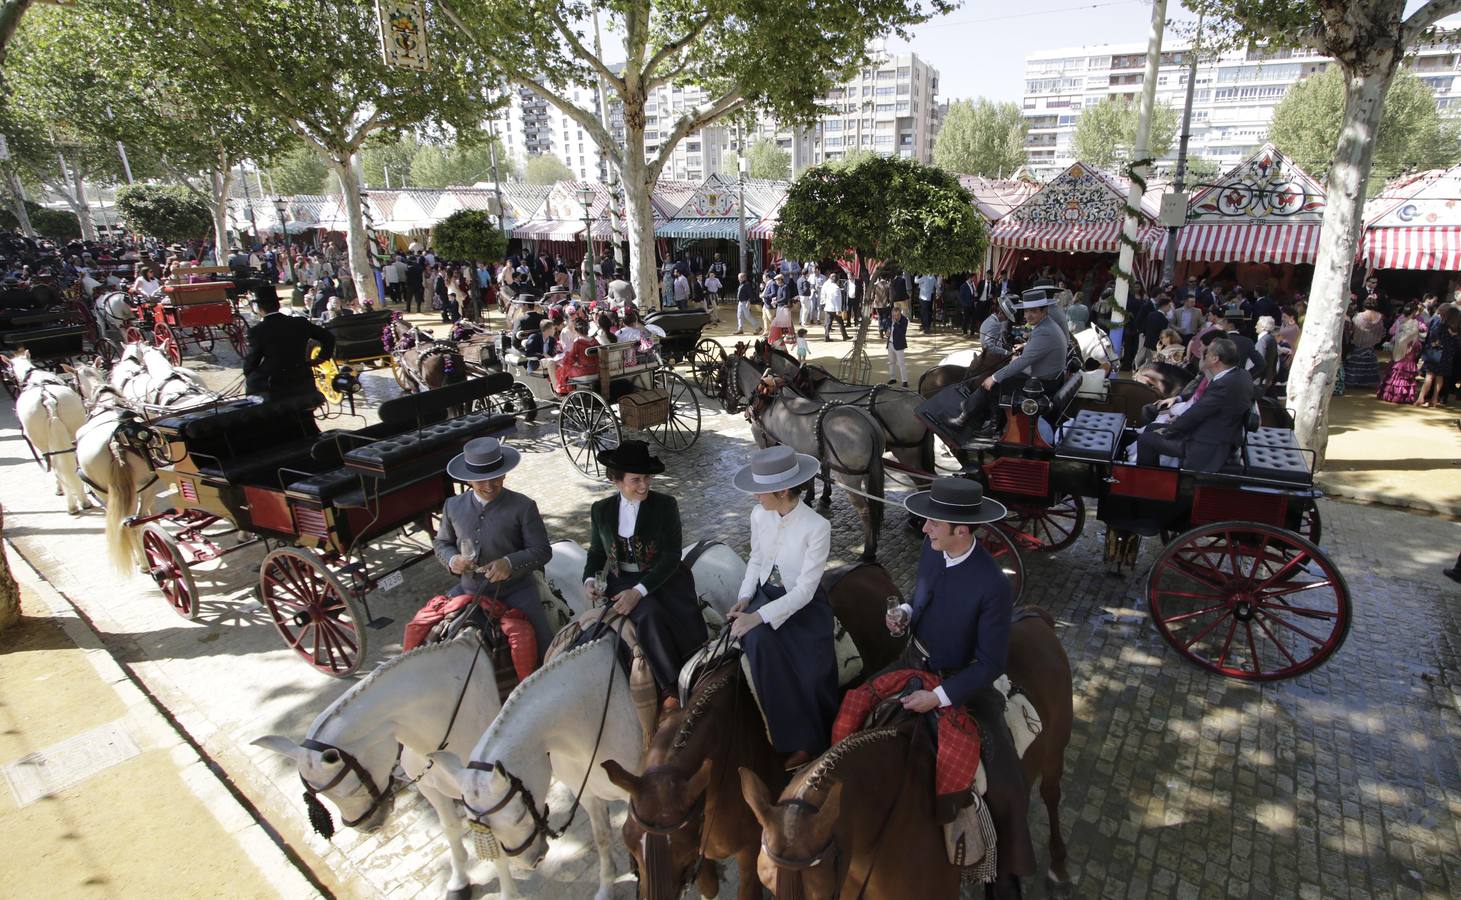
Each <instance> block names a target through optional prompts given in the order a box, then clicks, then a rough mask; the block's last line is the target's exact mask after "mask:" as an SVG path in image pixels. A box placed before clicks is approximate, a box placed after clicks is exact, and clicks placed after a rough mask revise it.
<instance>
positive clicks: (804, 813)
mask: <svg viewBox="0 0 1461 900" xmlns="http://www.w3.org/2000/svg"><path fill="white" fill-rule="evenodd" d="M741 794H742V795H743V796H744V797H745V798H746V803H747V804H748V805H749V806H750V807H751V812H752V813H753V814H754V815H755V816H756V821H757V822H760V823H761V829H762V832H761V854H760V856H759V857H758V858H757V860H756V875H757V877H759V878H760V879H761V883H762V884H764V885H765V886H766V888H767V889H768V890H770V891H771V892H772V893H773V894H774V895H775V896H777V897H780V898H784V900H814V898H826V900H831V898H832V897H835V896H836V895H837V888H838V878H837V853H838V848H837V839H836V834H835V828H836V825H837V815H838V813H839V812H840V811H841V807H842V782H840V781H839V782H836V783H835V784H833V785H832V787H831V788H830V789H828V790H827V791H826V793H825V794H824V795H823V796H822V797H821V799H820V801H818V802H813V801H811V800H804V799H801V798H797V797H793V798H788V799H784V800H782V801H781V802H780V803H777V802H774V801H773V800H772V799H771V792H770V791H769V790H767V788H766V784H765V783H764V782H763V781H761V779H760V778H759V777H758V776H757V775H756V773H754V772H752V771H751V770H749V769H741Z"/></svg>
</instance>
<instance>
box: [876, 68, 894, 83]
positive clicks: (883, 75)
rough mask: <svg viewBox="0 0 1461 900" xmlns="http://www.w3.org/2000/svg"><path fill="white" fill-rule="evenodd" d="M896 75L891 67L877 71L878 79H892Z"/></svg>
mask: <svg viewBox="0 0 1461 900" xmlns="http://www.w3.org/2000/svg"><path fill="white" fill-rule="evenodd" d="M895 77H897V76H896V74H895V73H894V72H893V70H892V69H883V70H881V71H879V72H878V80H879V81H892V80H893V79H894V78H895Z"/></svg>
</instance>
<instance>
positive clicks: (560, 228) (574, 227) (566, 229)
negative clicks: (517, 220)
mask: <svg viewBox="0 0 1461 900" xmlns="http://www.w3.org/2000/svg"><path fill="white" fill-rule="evenodd" d="M581 234H583V222H582V221H576V220H573V219H546V220H545V219H539V220H538V221H536V222H524V223H522V224H521V225H519V226H518V227H516V228H514V229H513V230H512V236H513V237H515V238H526V239H527V240H530V241H572V240H575V239H577V238H578V236H579V235H581Z"/></svg>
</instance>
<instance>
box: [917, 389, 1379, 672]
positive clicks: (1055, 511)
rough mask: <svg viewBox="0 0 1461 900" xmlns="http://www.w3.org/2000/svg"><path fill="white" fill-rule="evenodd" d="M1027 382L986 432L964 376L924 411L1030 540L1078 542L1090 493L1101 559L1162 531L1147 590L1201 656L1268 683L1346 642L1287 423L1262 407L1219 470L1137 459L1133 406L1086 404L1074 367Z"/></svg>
mask: <svg viewBox="0 0 1461 900" xmlns="http://www.w3.org/2000/svg"><path fill="white" fill-rule="evenodd" d="M1031 385H1033V387H1034V388H1035V389H1034V390H1030V391H1028V392H1027V391H1026V390H1025V389H1020V390H1015V391H1008V392H1006V393H1005V395H1004V396H1003V397H1002V398H1001V405H1002V406H1003V407H1004V408H1005V412H1006V414H1007V419H1006V424H1005V427H1004V430H1003V432H1002V434H1001V435H1000V436H999V437H998V438H997V439H995V440H993V441H988V442H983V443H982V444H981V443H973V444H971V443H969V442H968V441H966V440H965V437H966V436H965V435H963V434H962V432H961V430H960V429H956V428H953V427H951V426H950V424H949V420H950V419H952V418H953V417H954V416H955V415H956V414H957V413H958V411H959V408H960V404H961V402H962V400H963V397H964V396H965V394H964V392H965V390H966V388H964V387H963V386H960V385H951V386H949V387H946V388H944V389H943V390H942V391H941V392H940V393H939V394H938V395H937V396H935V397H934V398H933V399H931V400H929V401H928V402H927V403H925V404H924V406H923V407H922V408H921V409H920V415H921V416H923V418H924V419H925V421H927V422H928V423H929V426H930V427H931V428H933V429H934V430H935V431H936V432H937V433H939V434H940V435H941V436H942V437H943V438H944V439H945V440H946V441H947V442H948V443H949V444H950V446H951V447H957V448H960V451H959V452H960V456H961V458H963V459H964V460H965V461H966V463H967V467H968V468H969V469H970V470H971V471H973V472H974V473H975V477H977V478H979V479H980V480H981V481H982V482H984V485H985V488H986V490H987V491H988V492H989V494H990V495H991V496H993V497H996V498H998V499H999V500H1000V501H1001V502H1003V503H1005V505H1006V506H1008V507H1009V510H1010V514H1009V517H1008V518H1006V519H1005V520H1004V521H1003V522H1002V523H1000V524H1001V527H1002V528H1003V529H1004V530H1005V531H1006V532H1007V533H1009V534H1010V535H1011V536H1013V537H1014V539H1015V541H1016V543H1017V544H1018V545H1019V546H1020V548H1021V549H1022V550H1025V551H1036V552H1039V551H1055V550H1060V549H1063V548H1065V547H1068V546H1070V544H1071V543H1073V542H1074V541H1075V539H1076V538H1077V537H1079V535H1080V532H1081V529H1082V528H1083V526H1084V524H1085V520H1086V505H1085V499H1084V498H1094V499H1095V500H1096V503H1097V508H1096V518H1098V519H1099V520H1100V521H1102V522H1104V523H1105V524H1106V527H1107V533H1106V547H1105V558H1106V561H1107V562H1109V563H1114V564H1115V565H1116V567H1117V568H1118V570H1119V569H1120V568H1121V567H1123V566H1134V565H1135V564H1136V562H1137V558H1138V555H1139V552H1140V546H1141V540H1142V538H1143V537H1160V538H1161V539H1162V541H1163V544H1164V546H1163V549H1162V551H1161V552H1160V553H1159V554H1158V556H1157V559H1156V562H1154V563H1153V564H1152V566H1151V569H1150V570H1149V572H1148V575H1147V579H1146V587H1145V592H1146V600H1147V603H1148V606H1149V609H1150V612H1151V616H1152V621H1153V623H1154V624H1155V625H1156V627H1157V630H1158V631H1159V632H1160V633H1161V635H1162V637H1163V638H1164V639H1166V640H1167V642H1168V643H1170V644H1171V645H1172V646H1173V647H1174V648H1176V649H1177V651H1178V652H1179V653H1181V654H1182V655H1183V656H1185V657H1187V658H1188V659H1189V660H1191V661H1192V662H1194V663H1195V664H1197V665H1199V666H1201V667H1203V668H1205V669H1208V670H1209V671H1213V672H1216V673H1218V674H1222V675H1227V676H1230V677H1234V678H1241V679H1246V680H1253V681H1267V680H1273V679H1279V678H1288V677H1291V676H1294V675H1298V674H1300V673H1303V672H1306V671H1309V670H1310V669H1313V668H1314V667H1316V666H1318V665H1319V664H1320V663H1322V662H1324V660H1325V659H1327V658H1328V657H1329V656H1330V655H1332V654H1333V653H1334V652H1335V651H1336V650H1338V649H1339V646H1340V645H1341V644H1342V643H1343V642H1344V638H1345V635H1346V634H1347V633H1348V631H1349V623H1350V601H1349V589H1348V587H1347V586H1346V584H1345V581H1344V578H1343V577H1342V576H1341V575H1340V573H1339V570H1338V568H1337V567H1336V566H1335V564H1334V562H1333V561H1332V560H1331V559H1330V558H1329V556H1328V555H1327V554H1325V553H1324V551H1323V550H1321V549H1320V548H1319V547H1318V546H1317V544H1318V542H1319V538H1320V521H1319V510H1318V508H1317V507H1316V506H1315V501H1316V499H1317V498H1318V497H1319V496H1320V492H1319V491H1317V490H1315V488H1314V486H1313V466H1312V462H1313V456H1312V454H1311V453H1310V452H1309V451H1305V450H1303V449H1301V448H1300V447H1299V446H1298V444H1297V443H1296V441H1295V439H1294V435H1293V431H1292V430H1291V429H1290V428H1285V427H1273V426H1265V425H1263V424H1262V421H1261V419H1260V416H1259V413H1258V410H1257V409H1256V408H1255V410H1254V412H1253V413H1252V415H1251V416H1250V421H1249V422H1248V427H1247V430H1246V432H1245V434H1244V439H1243V442H1242V444H1241V445H1240V446H1238V447H1237V448H1235V450H1234V451H1233V454H1232V457H1231V458H1230V459H1229V460H1228V462H1227V463H1226V464H1225V465H1224V466H1223V467H1222V469H1221V470H1220V471H1217V472H1195V471H1190V470H1187V469H1182V468H1178V467H1173V466H1150V465H1139V464H1136V463H1134V462H1130V461H1128V459H1127V454H1126V450H1127V448H1128V447H1129V445H1130V442H1131V439H1132V432H1131V429H1129V428H1128V424H1129V423H1130V422H1131V421H1132V420H1131V419H1130V418H1129V417H1128V415H1127V414H1126V413H1125V412H1123V411H1120V410H1119V409H1116V410H1106V411H1097V410H1095V409H1082V408H1078V407H1079V406H1080V404H1079V403H1077V401H1076V394H1077V392H1078V390H1079V388H1080V375H1079V374H1078V373H1077V374H1072V375H1069V376H1068V377H1067V378H1066V380H1065V382H1064V384H1063V385H1062V387H1061V389H1060V390H1059V391H1057V392H1056V393H1055V394H1054V395H1053V396H1047V395H1046V394H1045V393H1044V392H1043V391H1041V390H1039V389H1038V383H1033V382H1032V383H1031Z"/></svg>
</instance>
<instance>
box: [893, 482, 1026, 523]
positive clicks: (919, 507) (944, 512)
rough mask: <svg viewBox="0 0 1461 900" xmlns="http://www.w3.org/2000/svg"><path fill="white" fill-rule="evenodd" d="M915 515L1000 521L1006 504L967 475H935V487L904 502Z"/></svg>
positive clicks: (950, 520)
mask: <svg viewBox="0 0 1461 900" xmlns="http://www.w3.org/2000/svg"><path fill="white" fill-rule="evenodd" d="M904 505H905V506H907V507H908V511H909V512H911V513H913V514H914V515H915V516H922V517H923V518H925V519H933V520H935V521H937V522H948V523H950V524H953V525H980V524H983V523H985V522H998V521H999V520H1000V519H1003V518H1004V516H1005V512H1006V510H1005V508H1004V504H1003V503H1000V502H999V501H998V500H991V499H990V498H988V497H986V496H984V486H983V485H981V484H980V483H979V482H977V481H972V480H970V479H968V478H936V479H934V482H933V487H932V489H930V490H927V491H919V492H918V493H916V494H914V495H912V496H911V497H909V498H908V500H907V501H906V502H905V503H904Z"/></svg>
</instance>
